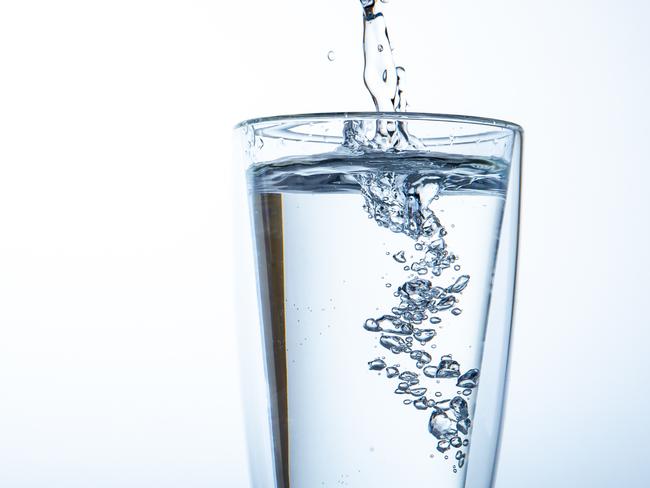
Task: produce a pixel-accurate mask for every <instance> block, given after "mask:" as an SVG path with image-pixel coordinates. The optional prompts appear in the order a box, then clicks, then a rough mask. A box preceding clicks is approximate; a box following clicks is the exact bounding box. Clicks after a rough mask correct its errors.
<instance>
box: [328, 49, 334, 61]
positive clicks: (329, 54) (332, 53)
mask: <svg viewBox="0 0 650 488" xmlns="http://www.w3.org/2000/svg"><path fill="white" fill-rule="evenodd" d="M327 59H329V60H330V61H334V60H335V59H336V54H335V53H334V51H329V52H328V53H327Z"/></svg>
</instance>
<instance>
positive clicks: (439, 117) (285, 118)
mask: <svg viewBox="0 0 650 488" xmlns="http://www.w3.org/2000/svg"><path fill="white" fill-rule="evenodd" d="M314 119H316V120H334V119H389V120H406V121H409V120H424V121H430V122H460V123H467V124H472V125H482V126H487V127H500V128H502V129H510V130H512V131H515V132H518V133H519V134H523V132H524V129H523V127H521V126H520V125H519V124H515V123H514V122H508V121H507V120H500V119H493V118H489V117H477V116H473V115H458V114H436V113H428V112H314V113H306V114H288V115H271V116H268V117H256V118H252V119H246V120H243V121H241V122H239V123H237V124H235V126H234V127H233V129H234V130H237V129H241V128H243V127H250V126H254V125H256V124H265V123H273V122H291V121H301V120H314Z"/></svg>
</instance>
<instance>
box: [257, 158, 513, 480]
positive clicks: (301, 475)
mask: <svg viewBox="0 0 650 488" xmlns="http://www.w3.org/2000/svg"><path fill="white" fill-rule="evenodd" d="M505 171H506V166H505V165H504V164H502V162H500V161H486V160H464V159H461V158H450V157H448V156H447V157H444V156H440V157H436V155H432V154H430V153H429V154H424V153H421V154H420V153H417V152H409V153H390V152H375V153H372V152H365V153H361V154H356V155H353V154H329V155H324V156H320V157H318V158H312V159H302V160H290V161H283V162H277V163H274V164H266V165H263V166H258V167H255V166H253V167H252V168H251V169H250V170H249V175H248V176H249V189H250V195H251V200H252V208H253V223H254V229H255V239H256V244H257V247H258V272H259V276H258V278H259V284H260V297H261V304H262V307H261V308H262V315H263V317H262V319H263V329H264V340H265V350H266V366H267V375H268V383H269V388H270V400H271V414H272V424H273V425H272V428H273V434H274V436H273V437H274V443H275V445H274V456H275V464H276V477H277V480H278V486H293V487H317V486H341V485H343V486H358V487H369V486H376V487H383V486H396V487H397V486H406V484H407V483H423V482H426V483H427V484H428V483H430V484H431V486H436V487H441V488H446V487H461V486H463V485H464V480H465V473H466V470H467V466H468V464H469V463H471V433H472V430H471V421H472V416H473V411H474V408H475V398H476V396H477V391H478V388H480V382H479V380H478V377H479V376H480V364H481V355H482V343H483V338H484V334H485V326H486V318H487V311H488V306H489V299H490V291H491V284H492V274H493V269H494V260H495V253H496V246H497V240H498V235H499V228H500V223H501V218H502V213H503V202H504V192H505V188H506V184H507V181H506V173H505ZM373 197H379V199H378V200H377V201H373ZM431 246H433V247H435V249H436V250H437V251H436V253H435V256H434V257H433V258H432V257H431V256H432V254H431V253H429V254H427V250H428V249H429V247H431ZM441 247H442V249H443V250H441ZM405 267H408V269H405ZM449 297H451V298H449ZM449 302H451V304H450V303H449ZM386 316H389V318H386ZM379 329H382V330H379ZM418 351H420V352H418ZM449 356H451V357H449ZM392 368H395V369H392ZM395 370H397V373H396V371H395ZM459 385H461V386H459ZM423 389H426V390H423Z"/></svg>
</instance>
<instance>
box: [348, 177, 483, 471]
mask: <svg viewBox="0 0 650 488" xmlns="http://www.w3.org/2000/svg"><path fill="white" fill-rule="evenodd" d="M357 180H358V182H359V184H360V186H361V191H362V194H363V197H364V209H365V210H366V212H367V213H368V217H369V218H371V219H373V220H374V221H375V222H376V223H377V224H378V225H379V226H381V227H385V228H387V229H389V230H391V231H392V232H395V233H401V234H405V235H407V236H409V237H410V238H411V239H413V240H414V241H415V242H414V245H413V248H414V254H413V256H412V259H413V261H412V262H410V263H409V262H407V261H408V260H407V257H406V251H405V250H399V251H397V252H395V253H394V254H392V259H393V260H394V261H395V262H397V263H399V264H406V266H404V271H406V272H407V273H414V274H415V277H413V275H410V276H408V279H407V280H406V281H404V282H403V283H402V284H401V285H400V286H398V287H397V290H396V291H395V292H394V293H393V296H394V297H395V298H396V301H397V303H396V304H395V305H394V306H393V307H392V308H391V309H390V313H388V314H384V315H379V316H376V317H370V318H368V319H367V320H366V321H365V323H364V324H363V328H364V329H365V330H366V331H368V332H373V333H376V334H377V336H378V342H379V344H380V345H381V346H382V347H383V348H385V349H387V350H388V351H390V352H391V353H392V354H394V355H407V356H408V358H409V360H410V361H411V363H410V364H412V365H413V367H412V368H408V367H407V368H405V369H403V370H402V371H401V372H400V370H399V369H398V368H397V366H387V365H386V362H385V361H383V360H382V359H379V358H377V359H374V360H372V361H370V362H369V363H368V366H369V369H370V370H379V371H381V370H384V369H385V370H386V378H387V379H393V380H396V384H395V387H394V388H395V389H394V393H395V394H397V395H406V396H407V398H406V399H405V400H403V403H404V404H405V405H409V406H410V407H411V408H413V409H414V410H417V411H430V414H429V420H428V431H429V433H430V434H431V435H432V436H433V437H434V438H435V439H436V440H437V444H436V449H437V450H438V451H439V452H441V453H445V452H447V451H449V450H450V449H452V448H454V449H458V450H457V451H456V455H455V459H456V461H457V467H458V468H462V467H463V466H464V464H465V456H466V454H465V453H464V452H463V450H462V448H463V447H467V446H468V445H469V435H470V430H471V426H472V421H471V419H470V407H469V405H468V403H467V400H466V399H465V398H464V397H463V396H460V395H461V394H462V395H464V396H469V394H471V392H472V389H473V388H476V387H477V385H478V378H479V370H478V369H469V370H467V371H466V372H464V373H463V372H462V371H461V365H460V363H459V362H458V361H456V360H455V359H454V358H453V357H452V354H443V355H441V356H439V358H436V360H435V361H434V358H433V357H432V354H431V353H430V352H427V351H425V350H423V349H419V348H418V347H416V346H417V345H419V346H425V345H430V346H431V348H434V347H435V343H434V341H435V339H436V337H437V336H438V334H439V332H438V330H436V328H435V326H437V325H438V324H440V323H441V322H442V318H441V315H444V314H450V315H452V316H458V315H460V314H461V309H460V308H459V307H458V304H459V302H460V295H461V294H462V292H463V291H464V290H465V288H466V287H467V286H468V285H469V282H470V276H469V275H467V274H463V275H461V276H457V277H456V278H455V279H454V280H453V282H451V283H449V282H447V283H446V284H438V283H435V282H434V280H440V279H441V278H439V277H440V276H441V275H442V273H443V272H444V271H445V270H446V269H448V268H450V267H453V268H454V270H456V271H458V270H459V269H460V268H459V267H458V265H455V264H454V263H455V262H456V261H457V260H458V257H457V256H456V255H455V254H453V253H451V252H449V250H448V249H447V244H446V242H445V236H446V235H447V232H446V230H445V229H444V227H443V226H442V224H441V223H440V221H439V220H438V218H437V217H436V215H435V214H434V213H433V210H431V206H432V203H433V202H434V200H436V199H437V197H438V191H439V188H440V185H439V181H438V180H437V179H436V178H432V177H419V178H417V177H414V176H413V175H400V174H396V173H392V172H375V173H364V174H362V175H359V176H357ZM388 255H390V253H388ZM453 323H454V322H453V320H452V322H451V324H453ZM432 326H434V327H432ZM441 380H451V381H453V382H454V383H451V384H455V385H456V386H457V387H459V388H461V389H464V390H463V391H462V392H461V390H459V391H458V395H457V396H452V397H451V398H450V397H447V398H443V394H442V393H441V392H440V391H435V392H432V393H429V395H433V397H435V399H433V398H427V396H426V395H427V392H428V391H431V390H432V388H431V386H430V385H427V384H426V383H427V382H431V381H434V382H435V383H440V381H441ZM468 392H469V393H468ZM408 396H411V397H415V399H410V398H408ZM445 458H448V456H445ZM456 469H457V468H456V465H454V471H456Z"/></svg>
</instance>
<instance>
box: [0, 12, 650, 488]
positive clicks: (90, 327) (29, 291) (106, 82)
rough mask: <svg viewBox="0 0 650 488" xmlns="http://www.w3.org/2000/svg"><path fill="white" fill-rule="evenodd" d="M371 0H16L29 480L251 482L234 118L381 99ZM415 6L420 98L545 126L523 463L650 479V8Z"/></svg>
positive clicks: (7, 230) (12, 161)
mask: <svg viewBox="0 0 650 488" xmlns="http://www.w3.org/2000/svg"><path fill="white" fill-rule="evenodd" d="M357 3H358V2H357V1H356V0H332V1H330V2H326V3H323V2H304V1H300V0H282V1H275V2H262V1H259V0H250V1H248V2H230V3H229V4H228V6H227V7H226V6H225V5H224V4H223V2H216V1H212V2H208V1H198V0H194V1H189V0H186V1H180V0H176V1H155V2H154V1H152V0H151V1H144V0H130V1H128V2H127V1H123V0H122V1H121V0H115V1H111V2H83V1H69V0H62V1H59V2H46V1H32V2H3V3H2V4H0V70H1V71H2V74H1V76H0V485H1V486H7V487H39V488H40V487H45V486H47V487H73V486H74V487H76V486H93V487H95V486H97V487H101V486H106V487H117V486H119V487H129V486H134V487H143V486H156V487H165V486H170V487H177V486H187V487H202V486H206V487H207V486H228V487H237V486H246V477H245V464H244V457H243V456H244V448H243V438H242V434H241V420H242V419H241V415H240V413H239V412H240V410H239V407H238V391H237V387H238V377H237V365H238V362H237V360H236V357H235V354H236V347H235V346H234V341H235V334H234V332H235V331H234V329H233V321H232V317H231V313H230V308H229V307H230V305H229V303H230V294H231V290H230V276H231V268H232V263H231V259H230V257H229V256H230V243H229V229H230V227H229V226H230V222H229V215H230V214H229V209H228V204H229V201H230V196H229V195H228V193H227V188H224V186H225V184H224V182H225V181H228V179H227V178H228V177H227V176H226V177H223V176H222V175H223V173H224V172H228V171H229V170H230V160H231V158H230V152H231V150H230V145H231V141H230V133H229V126H230V125H232V124H233V123H234V122H236V121H237V120H239V119H242V118H246V117H251V116H258V115H270V114H276V113H290V112H307V111H334V110H353V109H370V108H371V104H370V102H369V98H368V97H367V95H366V94H365V93H364V88H363V84H362V82H361V51H360V39H361V25H360V18H359V16H360V14H359V11H358V10H359V7H358V5H357ZM387 9H388V10H387V15H390V18H389V19H388V20H389V26H390V28H391V35H392V40H393V43H394V47H395V48H396V53H397V55H398V56H399V59H400V60H401V61H402V63H403V64H404V65H405V66H406V67H407V69H408V76H409V78H408V90H409V91H408V93H409V94H410V96H409V99H410V103H411V108H412V109H413V110H416V109H417V110H422V111H435V112H451V113H466V114H473V115H485V116H493V117H498V118H505V119H508V120H513V121H515V122H518V123H520V124H521V125H523V126H524V128H525V130H526V135H525V142H524V147H525V149H524V158H525V169H524V180H525V186H524V193H523V196H524V200H523V204H522V219H523V221H522V249H521V261H520V274H519V276H520V281H519V295H518V309H517V314H516V318H517V324H516V335H515V340H514V346H513V356H512V378H511V384H510V387H511V392H510V401H509V405H508V409H507V414H506V430H505V436H504V449H503V456H502V464H501V470H500V473H499V482H498V486H499V487H519V486H528V487H531V488H532V487H548V486H556V487H573V486H591V487H610V486H630V487H631V486H634V487H637V486H638V487H642V486H644V485H645V483H646V481H645V480H647V479H648V477H649V476H650V468H649V467H648V464H647V463H644V460H645V459H646V458H647V456H648V454H649V452H648V448H647V445H646V444H645V443H644V440H645V438H646V437H647V436H648V435H650V426H649V424H648V423H647V422H645V421H644V420H643V419H644V418H645V408H644V406H645V404H647V401H648V394H649V393H648V387H647V385H646V383H647V382H646V379H645V374H644V373H645V371H646V370H647V368H648V363H647V350H648V346H647V344H648V340H649V339H650V337H649V336H650V333H649V332H648V330H649V327H648V326H649V325H650V319H648V313H647V311H646V301H647V300H646V298H645V294H646V292H647V289H648V278H647V276H648V273H649V272H650V269H649V268H650V262H649V259H648V257H647V250H648V249H649V248H650V235H649V230H648V219H649V217H648V214H649V213H650V196H649V192H648V191H647V190H646V189H645V188H644V183H645V179H647V178H648V177H650V169H648V165H647V160H648V155H647V154H648V144H647V134H648V132H649V129H650V122H649V120H650V118H648V116H647V114H648V112H649V109H650V97H649V96H648V94H647V87H648V86H650V67H649V61H648V54H647V49H648V46H649V45H650V31H649V30H648V29H647V26H646V23H647V18H648V15H649V14H650V7H648V4H647V2H642V1H641V0H625V1H619V2H611V1H610V2H605V1H582V0H576V1H571V2H562V1H559V0H550V1H546V2H530V1H529V2H521V1H516V0H507V1H506V0H496V1H493V2H481V1H479V0H471V1H470V0H467V1H464V2H451V1H448V0H447V1H443V0H440V1H436V2H432V1H430V0H429V1H427V0H417V1H415V0H413V1H410V2H399V1H397V0H394V1H391V2H390V3H389V4H388V5H387ZM330 49H332V50H334V51H335V53H336V60H335V61H334V62H330V61H328V60H327V52H328V51H329V50H330Z"/></svg>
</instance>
